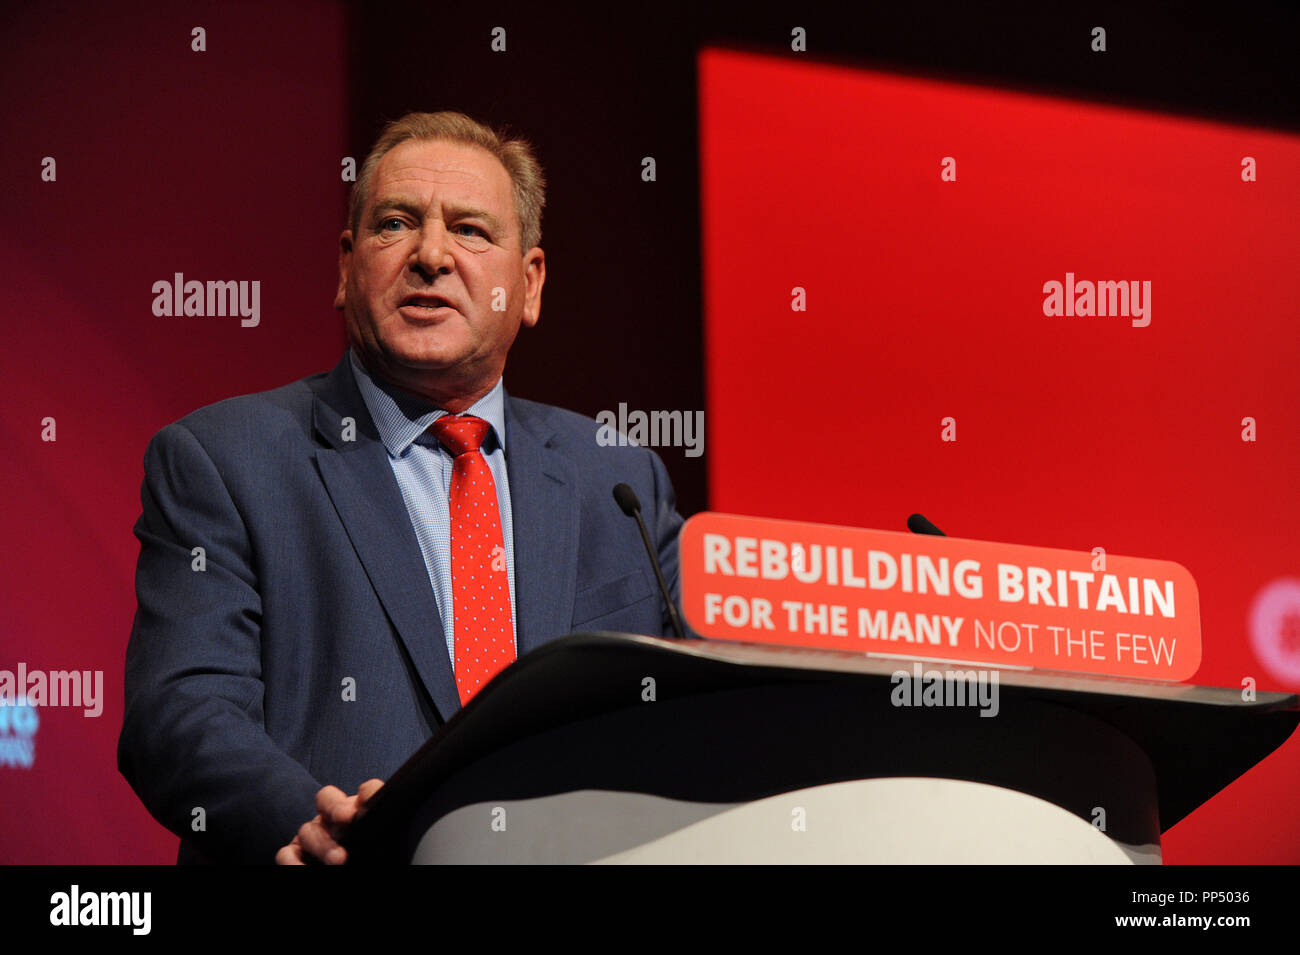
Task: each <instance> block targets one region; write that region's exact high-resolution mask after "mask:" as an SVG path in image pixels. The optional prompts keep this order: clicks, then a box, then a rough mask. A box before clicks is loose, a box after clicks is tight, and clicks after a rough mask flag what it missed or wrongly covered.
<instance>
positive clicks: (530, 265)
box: [520, 246, 546, 328]
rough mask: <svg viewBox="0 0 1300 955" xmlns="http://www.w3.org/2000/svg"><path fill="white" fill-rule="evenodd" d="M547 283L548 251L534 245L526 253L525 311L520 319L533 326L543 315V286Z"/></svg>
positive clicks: (530, 326)
mask: <svg viewBox="0 0 1300 955" xmlns="http://www.w3.org/2000/svg"><path fill="white" fill-rule="evenodd" d="M545 284H546V253H545V252H543V251H542V249H541V247H540V246H534V247H533V248H531V249H529V250H528V252H527V253H526V254H525V255H524V313H523V316H522V318H521V319H520V320H521V321H522V322H523V324H524V325H525V326H527V327H528V328H532V327H533V326H534V325H536V324H537V322H538V320H539V319H540V318H541V317H542V286H543V285H545Z"/></svg>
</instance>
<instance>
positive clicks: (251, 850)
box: [118, 424, 320, 863]
mask: <svg viewBox="0 0 1300 955" xmlns="http://www.w3.org/2000/svg"><path fill="white" fill-rule="evenodd" d="M144 469H145V477H144V484H143V486H142V488H141V492H140V497H141V503H142V507H143V513H142V514H141V516H140V519H139V521H138V522H137V523H136V526H135V534H136V536H137V537H138V538H139V539H140V558H139V563H138V564H137V568H136V596H137V600H138V609H137V610H136V615H135V622H134V625H133V627H132V630H131V639H130V642H129V644H128V646H127V653H126V686H125V691H126V696H125V715H124V717H123V725H122V734H121V737H120V738H119V741H118V768H119V770H120V771H121V772H122V774H123V775H124V776H125V777H126V779H127V780H128V782H130V784H131V786H132V788H133V789H134V790H135V791H136V793H137V794H138V795H139V796H140V798H141V800H142V801H143V802H144V804H145V806H146V807H147V808H148V809H149V811H150V812H151V813H152V814H153V815H154V817H155V818H156V819H157V820H158V821H159V822H161V823H162V824H163V825H164V826H166V827H167V828H168V829H170V830H171V831H172V832H174V833H176V834H177V835H179V836H181V837H182V838H183V839H185V840H188V841H189V842H190V843H192V844H194V845H195V846H196V847H198V849H199V850H200V851H201V852H203V854H204V855H205V856H206V857H207V858H208V859H210V860H211V861H214V862H253V863H257V862H261V863H271V862H273V861H274V858H275V852H276V850H277V849H278V848H279V847H280V846H282V845H284V844H285V843H287V842H288V841H289V840H290V839H292V837H293V835H294V833H295V832H296V831H297V829H298V827H299V826H301V825H302V823H304V822H306V821H307V820H308V819H310V818H312V816H314V815H315V812H316V810H315V794H316V791H317V790H318V789H319V788H320V783H318V782H317V781H316V780H315V779H314V778H313V777H312V775H311V774H310V773H309V772H307V770H306V769H305V768H304V767H303V766H302V765H301V764H299V763H298V762H297V761H296V760H294V759H293V758H291V757H290V756H289V755H288V754H286V753H285V752H283V751H282V750H281V749H280V748H279V747H278V746H277V745H276V744H275V743H274V742H273V741H272V740H271V738H270V737H269V736H268V735H267V733H266V729H265V723H264V716H263V698H264V686H263V683H262V673H261V608H262V598H261V594H260V593H259V589H258V580H257V578H256V575H255V572H254V560H253V554H252V546H251V543H250V539H249V535H248V532H247V530H246V528H245V526H244V522H243V519H242V518H241V516H240V514H239V511H238V509H237V508H236V506H235V502H234V501H233V500H232V498H231V495H230V492H229V491H228V489H227V486H226V484H225V482H224V481H223V480H222V477H221V475H220V473H219V472H218V469H217V467H216V466H215V465H214V463H213V461H212V459H211V458H210V457H209V455H208V453H207V452H206V451H205V450H204V448H203V446H202V445H201V444H200V443H199V441H198V439H197V438H196V437H195V436H194V434H193V433H192V432H191V431H190V430H189V429H188V428H186V427H185V426H184V425H183V424H173V425H170V426H168V427H166V428H164V429H163V430H162V431H160V432H159V433H158V434H157V435H156V436H155V437H154V439H153V440H152V441H151V442H150V444H149V448H148V450H147V451H146V452H145V462H144ZM198 548H202V551H198V550H197V549H198Z"/></svg>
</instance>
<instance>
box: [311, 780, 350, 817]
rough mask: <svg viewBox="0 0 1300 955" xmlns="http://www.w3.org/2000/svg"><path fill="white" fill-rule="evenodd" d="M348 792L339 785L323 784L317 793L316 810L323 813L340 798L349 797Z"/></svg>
mask: <svg viewBox="0 0 1300 955" xmlns="http://www.w3.org/2000/svg"><path fill="white" fill-rule="evenodd" d="M347 798H348V794H347V793H345V792H344V791H343V790H341V789H339V787H338V786H322V787H321V788H320V791H319V792H317V793H316V811H317V812H319V813H321V814H322V815H323V814H324V813H325V812H326V811H328V810H329V808H330V807H331V806H333V805H334V804H335V803H336V802H338V801H339V800H340V799H347Z"/></svg>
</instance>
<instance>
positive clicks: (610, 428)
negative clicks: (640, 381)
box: [596, 401, 704, 458]
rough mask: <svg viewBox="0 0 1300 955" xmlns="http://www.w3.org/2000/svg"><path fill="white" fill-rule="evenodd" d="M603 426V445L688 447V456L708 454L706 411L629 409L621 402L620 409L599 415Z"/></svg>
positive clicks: (598, 435) (599, 434)
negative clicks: (705, 432) (705, 447)
mask: <svg viewBox="0 0 1300 955" xmlns="http://www.w3.org/2000/svg"><path fill="white" fill-rule="evenodd" d="M596 421H597V422H599V424H600V428H599V430H597V432H596V443H597V444H599V445H600V446H601V447H602V448H609V447H625V446H627V445H629V444H631V445H636V446H637V447H639V448H685V449H686V456H687V457H688V458H698V457H699V456H700V455H701V454H703V453H704V412H703V411H629V410H628V408H627V402H622V401H621V402H619V405H618V411H602V412H600V413H599V414H597V415H596Z"/></svg>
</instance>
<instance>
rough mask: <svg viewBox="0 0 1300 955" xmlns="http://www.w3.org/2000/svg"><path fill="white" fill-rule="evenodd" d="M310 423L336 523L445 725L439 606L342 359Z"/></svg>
mask: <svg viewBox="0 0 1300 955" xmlns="http://www.w3.org/2000/svg"><path fill="white" fill-rule="evenodd" d="M344 418H351V419H352V420H353V421H354V422H355V425H354V427H355V439H354V440H351V441H345V440H344V439H343V434H344V421H343V419H344ZM313 419H314V420H313V424H314V426H315V428H316V432H317V434H318V435H319V436H320V438H321V440H322V441H323V442H324V444H325V445H326V446H325V447H321V448H318V449H317V451H316V463H317V466H318V468H319V469H320V475H321V479H322V480H323V481H324V483H325V488H326V490H327V491H328V492H329V496H330V499H331V500H332V501H333V502H334V507H335V509H336V510H337V511H338V514H339V519H340V520H342V522H343V526H344V528H345V529H346V530H347V533H348V537H349V538H350V539H351V541H352V546H353V547H354V548H355V549H356V552H357V556H358V557H359V558H360V559H361V564H362V566H363V567H365V570H366V575H367V576H368V577H369V578H370V583H371V586H373V587H374V589H375V593H376V594H378V596H379V600H380V602H381V603H382V604H383V605H384V610H385V611H387V613H388V617H389V619H390V620H391V621H392V623H393V627H394V629H396V631H397V635H398V637H399V638H400V639H401V641H402V644H403V646H405V648H406V652H407V653H408V654H409V655H410V658H411V661H412V662H413V663H414V665H415V670H416V672H417V673H418V674H419V676H420V680H421V682H422V683H423V684H424V688H425V690H426V691H427V692H428V693H429V696H430V697H431V698H432V700H433V703H434V705H435V706H436V707H437V709H438V713H439V715H440V716H441V717H442V719H443V720H447V719H450V718H451V716H452V715H453V714H454V713H455V712H456V711H457V710H459V709H460V696H459V694H458V693H457V691H456V678H455V675H454V674H453V672H452V668H451V661H450V660H449V659H448V658H447V650H446V643H445V642H444V639H443V632H442V619H441V617H440V616H439V614H438V603H437V600H436V599H435V597H434V593H433V586H432V585H431V584H430V583H429V573H428V570H427V568H426V567H425V566H424V557H423V556H422V555H421V553H420V544H419V541H418V540H416V537H415V531H414V529H413V528H412V527H411V518H410V515H409V514H408V513H407V511H406V502H405V501H404V500H403V499H402V492H401V489H400V488H399V487H398V486H397V479H396V478H395V477H394V476H393V470H392V467H391V466H390V465H389V463H388V452H387V451H386V450H385V449H384V444H383V442H382V441H381V440H380V439H379V434H378V432H377V431H376V429H375V425H374V422H373V421H372V420H371V418H370V412H369V411H368V410H367V408H366V404H365V401H364V400H363V399H362V397H361V392H360V391H359V390H358V388H357V384H356V380H355V379H354V378H353V375H352V367H351V364H350V359H349V357H348V355H347V354H344V356H343V360H342V361H341V362H339V364H338V365H337V366H336V367H335V368H334V370H333V371H332V372H330V374H329V375H327V376H326V377H325V379H324V380H323V383H322V384H321V385H320V386H319V390H318V391H317V394H316V401H315V407H314V409H313ZM512 489H513V482H512ZM516 513H517V512H516ZM516 539H517V538H516Z"/></svg>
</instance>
